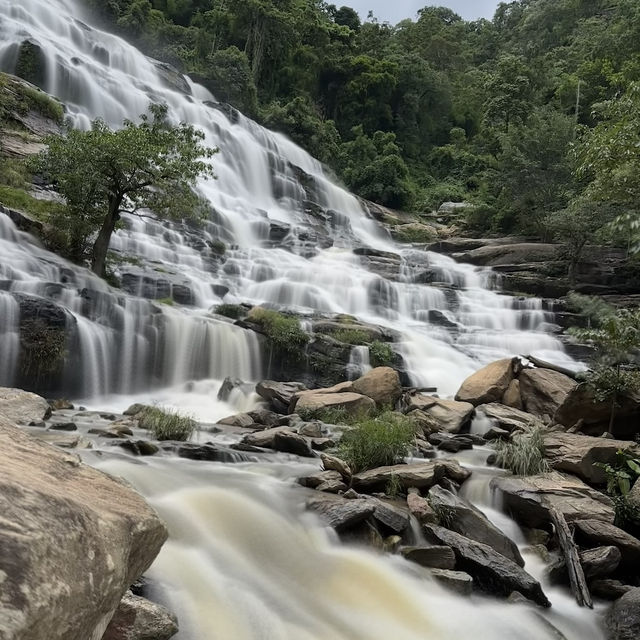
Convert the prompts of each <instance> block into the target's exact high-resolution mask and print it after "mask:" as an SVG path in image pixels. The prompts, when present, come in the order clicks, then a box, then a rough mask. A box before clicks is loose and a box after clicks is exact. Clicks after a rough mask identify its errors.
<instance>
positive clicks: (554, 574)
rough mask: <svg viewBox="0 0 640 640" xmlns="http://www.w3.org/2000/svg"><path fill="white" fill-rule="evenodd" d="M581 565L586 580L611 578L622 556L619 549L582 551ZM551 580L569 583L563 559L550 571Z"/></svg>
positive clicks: (601, 548)
mask: <svg viewBox="0 0 640 640" xmlns="http://www.w3.org/2000/svg"><path fill="white" fill-rule="evenodd" d="M579 556H580V564H581V565H582V568H583V570H584V575H585V577H586V578H588V579H590V578H602V577H606V576H610V575H611V574H612V573H613V572H614V571H615V570H616V569H617V568H618V565H619V564H620V560H621V559H622V555H621V553H620V550H619V549H618V548H617V547H596V548H594V549H587V550H586V551H581V552H580V554H579ZM549 578H550V579H551V580H552V581H554V582H564V583H568V582H569V574H568V573H567V565H566V564H565V561H564V559H563V558H560V559H559V560H558V562H557V563H556V564H555V565H553V566H552V567H551V569H550V570H549Z"/></svg>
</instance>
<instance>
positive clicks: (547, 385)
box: [519, 369, 577, 417]
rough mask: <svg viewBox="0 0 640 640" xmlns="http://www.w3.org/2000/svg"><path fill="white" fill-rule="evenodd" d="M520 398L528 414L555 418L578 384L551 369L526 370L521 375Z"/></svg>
mask: <svg viewBox="0 0 640 640" xmlns="http://www.w3.org/2000/svg"><path fill="white" fill-rule="evenodd" d="M519 380H520V396H521V397H522V404H523V406H524V408H525V410H526V411H527V412H528V413H532V414H534V415H536V416H545V415H546V416H550V417H553V416H554V415H555V413H556V411H557V410H558V408H559V407H560V406H561V405H562V404H563V403H564V402H565V400H566V399H567V396H568V395H569V393H570V392H571V391H572V390H573V389H574V388H575V387H576V385H577V383H576V381H575V380H573V379H572V378H569V377H568V376H565V375H564V374H562V373H558V372H557V371H552V370H551V369H525V370H524V371H523V372H522V373H521V374H520V378H519Z"/></svg>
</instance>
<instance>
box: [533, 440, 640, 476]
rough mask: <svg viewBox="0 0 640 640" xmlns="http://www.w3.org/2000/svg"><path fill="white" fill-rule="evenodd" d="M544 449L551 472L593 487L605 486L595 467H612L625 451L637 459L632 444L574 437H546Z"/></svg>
mask: <svg viewBox="0 0 640 640" xmlns="http://www.w3.org/2000/svg"><path fill="white" fill-rule="evenodd" d="M544 448H545V456H546V457H547V458H549V461H550V463H551V466H552V467H553V468H554V469H557V470H558V471H566V472H568V473H572V474H574V475H576V476H578V477H579V478H582V479H583V480H585V481H586V482H589V483H592V484H604V483H605V482H606V476H605V473H604V470H603V469H602V468H600V467H599V466H596V464H595V463H609V464H615V462H616V458H617V455H616V454H617V452H618V450H628V451H631V452H633V453H635V454H636V455H637V456H639V457H640V445H637V444H635V443H633V442H626V441H623V440H610V439H608V438H593V437H590V436H583V435H579V434H573V433H550V434H548V435H546V436H545V438H544Z"/></svg>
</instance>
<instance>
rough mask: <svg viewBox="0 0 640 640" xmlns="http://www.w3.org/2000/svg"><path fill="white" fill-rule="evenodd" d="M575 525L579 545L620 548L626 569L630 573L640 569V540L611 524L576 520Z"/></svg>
mask: <svg viewBox="0 0 640 640" xmlns="http://www.w3.org/2000/svg"><path fill="white" fill-rule="evenodd" d="M585 515H587V514H584V515H583V517H584V516H585ZM574 524H575V538H576V541H577V542H578V543H582V544H585V543H586V544H588V545H597V546H600V545H604V546H614V547H618V549H619V550H620V553H621V554H622V564H623V566H624V568H625V569H626V570H629V571H633V570H634V569H635V570H636V571H637V570H638V569H640V540H638V539H637V538H634V537H633V536H632V535H631V534H629V533H627V532H626V531H623V530H622V529H619V528H618V527H616V526H614V525H613V524H611V523H609V522H602V521H600V520H586V519H584V520H576V521H575V523H574Z"/></svg>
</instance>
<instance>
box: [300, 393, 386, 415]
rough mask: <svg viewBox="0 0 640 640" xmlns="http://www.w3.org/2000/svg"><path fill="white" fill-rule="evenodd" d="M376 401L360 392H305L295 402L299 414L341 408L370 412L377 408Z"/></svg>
mask: <svg viewBox="0 0 640 640" xmlns="http://www.w3.org/2000/svg"><path fill="white" fill-rule="evenodd" d="M375 408H376V403H375V402H374V401H373V400H372V399H371V398H369V397H367V396H363V395H361V394H359V393H351V392H347V393H321V392H319V393H303V394H302V395H301V396H300V397H299V398H298V401H297V403H296V404H295V410H296V412H297V413H299V414H301V415H302V414H305V413H309V414H313V413H316V412H322V411H325V410H328V409H329V410H330V409H341V410H344V411H346V412H347V413H349V414H351V415H356V414H368V413H371V412H373V411H374V410H375Z"/></svg>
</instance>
